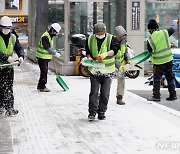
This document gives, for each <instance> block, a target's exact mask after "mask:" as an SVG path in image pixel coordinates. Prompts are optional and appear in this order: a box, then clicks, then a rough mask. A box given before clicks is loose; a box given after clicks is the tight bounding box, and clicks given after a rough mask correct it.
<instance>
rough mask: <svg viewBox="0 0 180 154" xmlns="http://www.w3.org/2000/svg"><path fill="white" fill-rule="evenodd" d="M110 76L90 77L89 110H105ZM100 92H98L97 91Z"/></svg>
mask: <svg viewBox="0 0 180 154" xmlns="http://www.w3.org/2000/svg"><path fill="white" fill-rule="evenodd" d="M111 81H112V80H111V77H107V76H93V75H91V77H90V82H91V90H90V94H89V112H90V113H91V112H98V113H100V112H106V110H107V104H108V101H109V93H110V87H111ZM99 92H100V93H99Z"/></svg>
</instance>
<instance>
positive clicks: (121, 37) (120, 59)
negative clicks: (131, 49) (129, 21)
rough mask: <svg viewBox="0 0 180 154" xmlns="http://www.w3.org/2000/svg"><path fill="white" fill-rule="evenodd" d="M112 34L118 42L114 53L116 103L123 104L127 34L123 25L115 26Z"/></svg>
mask: <svg viewBox="0 0 180 154" xmlns="http://www.w3.org/2000/svg"><path fill="white" fill-rule="evenodd" d="M114 35H115V36H116V38H117V42H118V43H119V50H118V53H117V54H116V68H117V71H119V72H118V76H117V93H116V98H117V101H116V103H117V104H118V105H124V104H125V102H124V101H123V97H124V91H125V72H124V70H123V67H124V65H125V64H129V63H130V62H129V54H128V50H127V46H128V44H127V41H126V40H127V38H126V37H127V36H126V30H125V29H124V27H123V26H117V27H116V28H115V31H114Z"/></svg>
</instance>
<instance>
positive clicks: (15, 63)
mask: <svg viewBox="0 0 180 154" xmlns="http://www.w3.org/2000/svg"><path fill="white" fill-rule="evenodd" d="M18 64H19V61H16V62H13V63H9V64H2V65H0V67H8V66H14V65H18Z"/></svg>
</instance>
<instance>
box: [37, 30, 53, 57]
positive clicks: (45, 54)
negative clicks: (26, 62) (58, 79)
mask: <svg viewBox="0 0 180 154" xmlns="http://www.w3.org/2000/svg"><path fill="white" fill-rule="evenodd" d="M44 36H47V37H48V39H49V43H50V48H53V39H52V38H51V36H50V35H49V33H48V32H47V31H46V32H45V33H44V34H43V35H42V36H41V39H40V41H39V44H38V48H37V53H36V57H38V58H42V59H52V54H50V53H49V52H48V51H47V50H46V49H44V47H43V45H42V37H44Z"/></svg>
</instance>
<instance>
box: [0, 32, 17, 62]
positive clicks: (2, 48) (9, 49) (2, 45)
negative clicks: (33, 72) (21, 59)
mask: <svg viewBox="0 0 180 154" xmlns="http://www.w3.org/2000/svg"><path fill="white" fill-rule="evenodd" d="M15 43H16V36H15V35H14V34H11V36H10V37H9V43H8V46H7V48H6V44H5V42H4V39H3V38H2V36H0V52H1V53H3V54H6V55H9V56H12V54H13V52H14V46H15ZM0 64H8V61H7V60H2V59H0Z"/></svg>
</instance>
